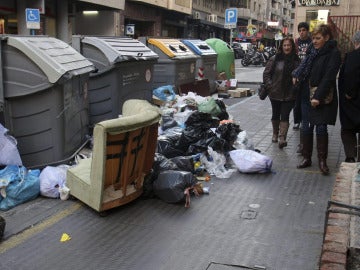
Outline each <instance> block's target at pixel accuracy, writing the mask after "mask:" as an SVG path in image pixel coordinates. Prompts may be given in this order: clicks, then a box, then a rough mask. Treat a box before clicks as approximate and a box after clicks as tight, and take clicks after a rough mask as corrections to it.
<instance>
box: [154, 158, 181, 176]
mask: <svg viewBox="0 0 360 270" xmlns="http://www.w3.org/2000/svg"><path fill="white" fill-rule="evenodd" d="M152 168H153V170H154V172H155V173H156V174H159V173H160V172H161V171H168V170H175V171H180V169H179V167H178V166H177V165H176V164H175V163H174V162H173V161H172V160H170V159H169V158H167V157H165V156H164V155H162V154H160V153H155V157H154V163H153V166H152Z"/></svg>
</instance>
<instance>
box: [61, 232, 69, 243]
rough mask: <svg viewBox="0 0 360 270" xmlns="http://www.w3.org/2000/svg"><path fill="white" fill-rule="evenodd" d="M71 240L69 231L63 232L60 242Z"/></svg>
mask: <svg viewBox="0 0 360 270" xmlns="http://www.w3.org/2000/svg"><path fill="white" fill-rule="evenodd" d="M69 240H71V237H70V235H68V234H67V233H63V234H62V235H61V238H60V242H66V241H69Z"/></svg>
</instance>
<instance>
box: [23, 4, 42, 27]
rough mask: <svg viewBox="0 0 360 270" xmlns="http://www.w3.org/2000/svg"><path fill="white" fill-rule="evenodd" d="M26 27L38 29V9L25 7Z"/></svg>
mask: <svg viewBox="0 0 360 270" xmlns="http://www.w3.org/2000/svg"><path fill="white" fill-rule="evenodd" d="M25 19H26V28H27V29H40V10H39V9H36V8H27V9H25Z"/></svg>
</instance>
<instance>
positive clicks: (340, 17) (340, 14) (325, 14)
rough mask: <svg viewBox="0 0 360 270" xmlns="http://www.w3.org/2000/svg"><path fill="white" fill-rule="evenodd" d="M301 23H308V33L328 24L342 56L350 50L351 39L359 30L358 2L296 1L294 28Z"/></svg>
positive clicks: (340, 0)
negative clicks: (318, 26)
mask: <svg viewBox="0 0 360 270" xmlns="http://www.w3.org/2000/svg"><path fill="white" fill-rule="evenodd" d="M302 21H305V22H308V23H309V25H310V32H311V31H312V30H313V29H314V27H316V25H318V24H322V23H325V24H330V25H331V27H332V29H333V32H334V37H335V39H336V40H337V41H338V47H339V48H340V50H341V52H342V53H343V54H344V53H345V52H347V51H349V50H351V49H352V43H351V37H352V35H353V34H354V33H355V32H356V31H358V30H360V2H359V0H296V20H295V26H296V25H297V24H298V23H299V22H302ZM296 36H298V34H297V33H296Z"/></svg>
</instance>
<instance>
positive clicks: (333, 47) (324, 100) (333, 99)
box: [292, 24, 341, 175]
mask: <svg viewBox="0 0 360 270" xmlns="http://www.w3.org/2000/svg"><path fill="white" fill-rule="evenodd" d="M340 64H341V56H340V51H339V50H338V48H337V43H336V41H335V40H334V39H333V35H332V32H331V29H330V27H329V26H328V25H325V24H321V25H319V26H318V27H317V28H315V30H314V31H313V33H312V43H311V44H310V45H309V47H308V50H307V52H306V57H305V59H304V60H303V61H302V62H301V64H300V66H299V67H298V68H297V69H296V70H294V71H293V73H292V75H293V83H294V84H296V83H299V82H303V83H304V84H309V89H310V95H309V99H310V105H311V106H310V108H309V112H308V115H309V124H308V125H306V126H305V125H304V126H303V152H302V154H303V160H302V161H301V162H300V164H299V165H298V166H297V168H306V167H309V166H311V163H312V162H311V156H312V150H313V130H314V127H315V131H316V144H317V153H318V160H319V168H320V171H321V172H322V173H323V174H324V175H327V174H329V168H328V166H327V164H326V159H327V155H328V131H327V125H335V122H336V116H337V109H338V107H337V106H338V99H337V91H336V76H337V73H338V71H339V68H340Z"/></svg>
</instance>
